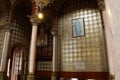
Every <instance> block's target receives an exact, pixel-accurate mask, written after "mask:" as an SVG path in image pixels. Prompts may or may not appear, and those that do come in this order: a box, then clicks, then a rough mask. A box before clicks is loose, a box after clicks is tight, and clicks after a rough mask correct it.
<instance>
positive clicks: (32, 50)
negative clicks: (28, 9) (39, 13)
mask: <svg viewBox="0 0 120 80" xmlns="http://www.w3.org/2000/svg"><path fill="white" fill-rule="evenodd" d="M31 23H32V35H31V44H30V54H29V66H28V67H29V70H28V77H27V79H28V80H35V65H36V39H37V28H38V26H37V25H38V21H37V17H35V16H32V17H31Z"/></svg>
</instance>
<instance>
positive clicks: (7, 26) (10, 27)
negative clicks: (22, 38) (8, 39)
mask: <svg viewBox="0 0 120 80" xmlns="http://www.w3.org/2000/svg"><path fill="white" fill-rule="evenodd" d="M2 29H4V30H5V31H6V32H10V31H12V30H13V29H14V27H13V25H12V23H10V22H7V23H5V24H3V25H1V26H0V30H2Z"/></svg>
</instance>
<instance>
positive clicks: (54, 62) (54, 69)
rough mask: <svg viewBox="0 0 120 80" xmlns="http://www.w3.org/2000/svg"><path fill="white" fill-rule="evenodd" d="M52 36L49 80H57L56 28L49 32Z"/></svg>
mask: <svg viewBox="0 0 120 80" xmlns="http://www.w3.org/2000/svg"><path fill="white" fill-rule="evenodd" d="M51 33H52V35H53V57H52V78H51V80H57V67H58V66H57V64H58V63H57V62H58V60H57V59H58V57H57V28H53V29H52V31H51Z"/></svg>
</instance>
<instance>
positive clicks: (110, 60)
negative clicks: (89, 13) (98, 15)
mask: <svg viewBox="0 0 120 80" xmlns="http://www.w3.org/2000/svg"><path fill="white" fill-rule="evenodd" d="M97 1H98V6H99V9H100V11H101V12H102V16H103V21H104V28H105V36H106V44H107V56H108V64H109V80H114V65H113V64H114V62H113V60H114V57H113V52H112V48H111V46H112V44H111V39H112V37H111V30H110V28H109V25H108V22H107V15H106V7H105V1H104V0H97Z"/></svg>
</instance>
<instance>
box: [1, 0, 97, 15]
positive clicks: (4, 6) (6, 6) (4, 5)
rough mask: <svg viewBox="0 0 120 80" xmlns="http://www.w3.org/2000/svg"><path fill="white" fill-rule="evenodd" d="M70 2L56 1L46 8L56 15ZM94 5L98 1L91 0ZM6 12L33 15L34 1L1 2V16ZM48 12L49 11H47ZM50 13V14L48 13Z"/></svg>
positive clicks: (5, 0) (3, 0)
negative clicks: (64, 4)
mask: <svg viewBox="0 0 120 80" xmlns="http://www.w3.org/2000/svg"><path fill="white" fill-rule="evenodd" d="M67 1H68V0H54V3H53V4H49V5H48V6H47V7H45V10H51V11H52V12H54V13H55V14H56V12H57V11H58V10H59V8H60V7H61V6H62V5H63V3H65V2H67ZM89 1H91V3H93V4H97V0H89ZM4 11H9V12H10V11H12V13H15V14H16V13H17V14H24V15H31V11H32V1H31V0H15V2H14V4H13V5H11V4H10V0H0V15H1V14H2V13H3V12H4ZM46 12H47V11H46ZM47 13H49V12H47Z"/></svg>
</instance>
